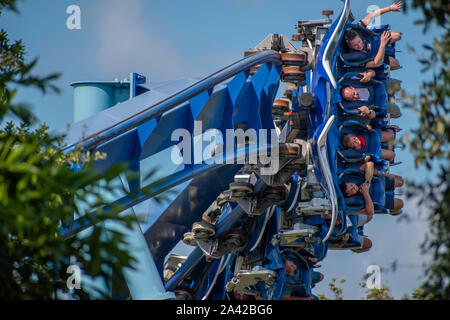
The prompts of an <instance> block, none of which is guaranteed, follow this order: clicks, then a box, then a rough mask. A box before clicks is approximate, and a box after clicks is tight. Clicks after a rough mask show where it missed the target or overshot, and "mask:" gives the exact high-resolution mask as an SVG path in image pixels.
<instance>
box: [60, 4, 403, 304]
mask: <svg viewBox="0 0 450 320" xmlns="http://www.w3.org/2000/svg"><path fill="white" fill-rule="evenodd" d="M342 3H343V8H342V11H341V13H340V14H339V16H338V17H337V19H336V20H335V21H334V22H332V21H331V20H330V19H329V17H328V16H329V15H331V14H332V13H330V12H324V14H325V15H326V16H327V17H326V19H322V20H311V21H299V23H298V25H297V29H298V34H296V35H294V36H293V38H292V40H288V39H287V38H286V37H285V36H284V35H279V34H271V35H269V36H267V38H266V39H264V40H263V41H262V42H261V43H259V44H258V45H257V46H255V47H254V48H252V49H251V50H249V51H247V52H246V53H245V57H244V58H243V59H242V60H239V61H237V62H235V63H233V64H231V65H229V66H227V67H225V68H223V69H221V70H219V71H217V72H216V73H213V74H211V75H210V76H207V77H206V78H204V79H201V80H198V79H183V80H178V81H174V82H168V83H164V84H161V85H158V86H155V87H152V88H146V87H145V86H144V84H145V81H146V80H145V77H143V76H141V75H138V74H136V73H132V74H131V75H130V79H128V80H127V81H122V82H119V81H115V82H78V83H74V84H72V86H73V87H74V90H75V101H74V104H75V115H76V122H75V123H74V124H72V125H71V127H70V128H69V129H68V131H66V130H64V133H65V134H66V140H65V141H66V142H65V147H64V149H65V151H66V152H71V151H74V150H76V149H77V148H79V149H81V150H90V151H94V150H95V151H99V152H103V153H105V154H106V155H107V157H106V158H105V159H102V160H98V161H97V162H96V165H97V168H98V170H100V171H102V172H103V171H104V170H107V169H108V168H110V167H111V166H113V165H114V164H117V163H127V164H128V165H129V168H131V169H132V170H133V171H135V172H136V173H138V176H139V177H138V178H135V177H134V178H133V179H131V178H130V179H128V178H127V177H126V176H125V175H124V176H121V179H119V180H118V181H116V182H115V183H117V184H118V185H122V186H124V187H125V189H126V190H127V191H128V194H125V193H124V194H122V195H115V196H114V197H113V196H111V199H110V202H111V205H113V204H116V203H119V204H121V205H123V206H124V212H123V214H126V215H135V216H137V217H139V218H140V220H139V221H140V222H139V223H136V225H134V226H133V228H132V229H131V230H125V229H123V227H121V226H118V225H117V224H114V223H112V222H110V221H105V222H102V223H104V224H105V228H106V229H107V230H117V229H120V230H121V231H123V232H124V233H125V234H126V237H127V241H128V243H129V248H128V249H129V252H131V253H132V254H133V256H134V257H135V259H136V265H135V269H134V270H125V271H124V281H125V282H126V287H127V288H128V292H125V293H124V292H120V293H119V292H109V294H110V296H111V297H113V298H118V299H129V298H132V299H194V300H206V299H211V300H226V299H230V300H234V299H241V298H243V297H244V298H245V299H269V300H279V299H282V298H283V297H284V296H285V295H286V294H290V295H292V296H296V297H303V298H311V297H313V294H312V291H311V290H312V288H313V287H314V284H315V283H316V282H317V275H318V272H317V271H314V270H315V269H317V268H318V265H317V263H318V262H320V261H322V260H324V259H325V258H326V255H327V251H328V250H354V251H355V252H359V251H364V250H367V249H368V248H367V247H366V245H365V243H366V242H367V240H365V239H367V236H365V235H364V225H361V224H359V220H360V216H361V209H363V208H364V199H362V198H361V197H358V196H353V197H344V195H343V193H342V191H341V188H340V184H341V183H342V182H354V183H357V181H358V179H364V172H361V170H360V169H359V166H360V163H361V161H362V160H363V159H365V157H367V156H368V155H369V156H370V157H371V159H372V161H373V162H374V163H375V166H376V168H377V172H379V173H380V174H378V175H375V176H374V178H373V180H372V183H371V187H370V196H371V198H372V201H373V204H374V208H375V213H377V214H394V213H395V214H398V212H394V211H393V210H391V209H388V208H386V207H388V204H387V203H388V200H387V198H388V197H389V196H390V195H392V194H390V193H392V192H393V191H392V190H387V189H386V187H385V186H386V181H385V179H386V176H387V173H388V172H389V167H390V166H392V165H393V164H395V163H393V162H392V161H391V162H389V161H387V160H384V159H382V155H381V149H382V147H384V145H383V143H384V142H381V135H382V131H383V130H386V128H391V127H392V125H391V124H390V119H391V118H394V113H393V112H392V111H389V108H388V104H389V103H391V104H392V101H393V99H394V93H392V92H391V91H392V90H390V86H391V84H392V82H393V81H396V80H395V79H392V78H391V77H390V72H391V70H390V68H389V66H387V65H384V64H382V65H381V66H380V67H379V68H378V69H377V70H376V76H375V77H374V78H373V79H372V80H371V81H370V82H368V83H361V82H360V81H359V79H358V80H355V77H357V76H358V75H359V73H360V72H361V67H364V63H365V61H363V60H360V61H357V60H355V59H352V58H351V57H348V55H346V51H345V50H346V49H345V47H344V41H343V35H344V32H345V30H347V29H351V28H353V29H358V30H359V32H361V34H365V35H367V37H368V38H369V40H371V41H374V43H376V41H377V39H378V38H377V37H378V33H377V32H379V31H380V30H381V31H382V30H386V29H388V28H389V27H388V26H382V27H380V28H379V29H377V30H373V29H372V30H369V29H366V28H364V27H362V26H361V25H358V24H354V23H353V15H352V13H351V11H350V0H346V1H343V2H342ZM362 29H365V30H362ZM369 40H368V41H369ZM291 41H301V43H302V45H301V47H300V48H299V49H297V48H296V47H295V46H294V45H293V44H292V43H291ZM374 47H375V44H374ZM392 55H393V56H395V49H393V53H392ZM366 61H367V60H366ZM350 85H353V86H355V87H357V88H360V87H361V88H364V89H367V90H368V92H369V93H370V96H371V97H370V99H372V100H373V101H371V102H370V103H371V105H373V106H375V107H374V108H377V109H374V110H376V111H377V117H376V118H375V119H373V120H372V122H371V127H367V121H366V122H364V119H362V117H358V113H359V111H358V106H357V105H355V104H354V103H353V104H352V103H350V102H348V101H344V100H343V99H342V97H341V93H340V92H341V89H342V88H344V87H345V86H350ZM280 92H281V94H280ZM388 101H389V103H388ZM394 131H395V130H394ZM348 133H356V134H359V135H361V136H364V137H365V144H366V147H365V148H366V149H367V150H364V153H357V152H351V150H348V149H345V148H343V146H342V142H341V137H342V136H343V135H345V134H348ZM353 151H355V150H353ZM155 172H156V178H155V177H154V175H153V176H152V177H151V178H148V176H149V174H151V173H155ZM149 186H151V189H150V191H148V190H146V189H148V187H149ZM167 191H171V192H170V193H168V192H167ZM130 194H131V195H132V196H130ZM158 195H165V196H166V198H167V199H168V201H166V202H165V203H162V204H159V203H156V202H155V200H154V197H155V196H158ZM105 209H108V208H105ZM90 228H92V225H90V222H89V219H86V218H85V217H84V216H83V214H79V215H78V216H77V217H76V218H75V219H74V221H73V223H72V224H71V225H69V226H66V227H65V228H64V229H63V230H62V233H63V234H64V235H65V236H67V237H69V236H79V237H83V236H84V235H85V234H86V233H87V232H89V230H90ZM343 239H345V241H343ZM180 248H181V249H180ZM180 252H190V253H189V254H187V255H183V254H180ZM288 261H291V262H292V263H294V265H295V270H296V271H295V272H292V270H288V269H287V267H286V263H288ZM92 282H93V283H94V284H95V281H94V280H92ZM97 285H98V286H99V287H101V286H102V284H100V283H99V284H97Z"/></svg>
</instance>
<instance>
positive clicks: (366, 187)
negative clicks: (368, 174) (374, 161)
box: [359, 182, 375, 217]
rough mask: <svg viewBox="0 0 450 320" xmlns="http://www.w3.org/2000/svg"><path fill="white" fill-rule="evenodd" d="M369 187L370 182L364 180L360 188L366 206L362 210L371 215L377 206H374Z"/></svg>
mask: <svg viewBox="0 0 450 320" xmlns="http://www.w3.org/2000/svg"><path fill="white" fill-rule="evenodd" d="M369 187H370V185H369V183H368V182H364V183H363V184H362V185H361V186H360V187H359V190H360V192H361V194H362V196H363V197H364V203H365V208H364V209H362V210H361V211H360V212H361V213H363V214H366V215H368V216H370V217H371V216H373V214H374V213H375V207H374V206H373V202H372V198H371V197H370V194H369Z"/></svg>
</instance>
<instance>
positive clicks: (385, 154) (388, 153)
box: [381, 149, 395, 162]
mask: <svg viewBox="0 0 450 320" xmlns="http://www.w3.org/2000/svg"><path fill="white" fill-rule="evenodd" d="M381 158H382V159H384V160H387V161H389V162H392V161H394V158H395V152H394V151H392V150H386V149H381Z"/></svg>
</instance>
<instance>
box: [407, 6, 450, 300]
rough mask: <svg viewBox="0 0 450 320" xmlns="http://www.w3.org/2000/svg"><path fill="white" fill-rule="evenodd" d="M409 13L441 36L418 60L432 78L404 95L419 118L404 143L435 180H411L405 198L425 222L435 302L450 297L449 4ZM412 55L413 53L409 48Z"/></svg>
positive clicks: (427, 288)
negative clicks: (415, 200) (412, 201)
mask: <svg viewBox="0 0 450 320" xmlns="http://www.w3.org/2000/svg"><path fill="white" fill-rule="evenodd" d="M410 5H411V7H412V8H413V9H416V10H419V11H422V13H423V19H421V20H419V21H416V23H417V24H421V25H423V32H425V33H426V32H427V31H428V30H429V29H430V27H431V26H433V27H435V28H436V29H437V30H438V33H439V36H438V37H437V38H434V39H431V38H430V43H428V44H426V45H424V46H423V48H424V51H425V52H426V56H425V57H423V56H421V57H419V59H418V61H419V62H420V63H421V64H422V65H423V70H422V71H423V72H424V73H425V72H428V73H431V80H428V81H423V82H422V85H421V88H420V92H419V94H417V95H412V94H411V93H406V92H405V93H404V97H405V98H406V101H405V103H404V106H405V107H408V108H410V109H412V110H413V111H415V112H416V113H417V114H418V116H419V124H418V126H417V127H416V128H415V129H413V130H412V132H411V136H407V137H406V142H407V143H408V144H409V146H410V149H411V151H412V153H413V155H414V158H415V165H416V167H420V166H425V167H426V168H427V169H428V170H430V171H431V170H433V171H432V172H436V173H437V174H436V177H433V178H432V179H428V180H427V181H426V182H425V183H423V182H418V181H410V182H409V191H408V196H409V197H419V199H420V202H419V205H423V206H425V209H426V211H428V212H430V214H429V215H428V221H429V232H428V233H429V235H428V237H427V239H426V240H425V242H424V243H423V245H422V249H423V251H424V252H427V253H428V252H432V255H433V259H432V262H431V263H430V264H429V266H428V267H427V270H426V280H425V283H424V286H423V290H424V294H425V295H427V296H429V295H431V296H434V297H435V298H436V299H449V298H450V212H449V202H450V189H449V183H448V182H449V181H450V162H449V159H450V147H449V134H450V120H449V105H450V104H449V96H450V85H449V84H450V81H449V80H450V79H449V78H450V74H449V71H450V70H449V64H448V61H449V58H450V42H449V40H450V23H449V15H450V4H449V3H448V2H446V1H435V0H411V1H410ZM412 50H413V51H414V52H415V50H414V49H412Z"/></svg>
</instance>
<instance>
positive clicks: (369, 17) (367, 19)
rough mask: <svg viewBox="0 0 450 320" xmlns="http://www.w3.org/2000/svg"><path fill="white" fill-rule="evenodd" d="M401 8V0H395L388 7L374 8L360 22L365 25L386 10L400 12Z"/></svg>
mask: <svg viewBox="0 0 450 320" xmlns="http://www.w3.org/2000/svg"><path fill="white" fill-rule="evenodd" d="M401 8H403V1H397V2H396V3H394V4H391V5H390V6H389V7H385V8H381V9H378V10H374V11H372V12H371V13H369V14H368V15H367V16H366V17H365V18H364V19H362V20H361V22H362V23H363V24H364V25H365V26H366V27H367V26H368V25H369V24H370V23H371V22H372V20H373V19H374V18H376V17H378V16H381V15H382V14H385V13H387V12H391V11H392V12H400V9H401Z"/></svg>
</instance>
